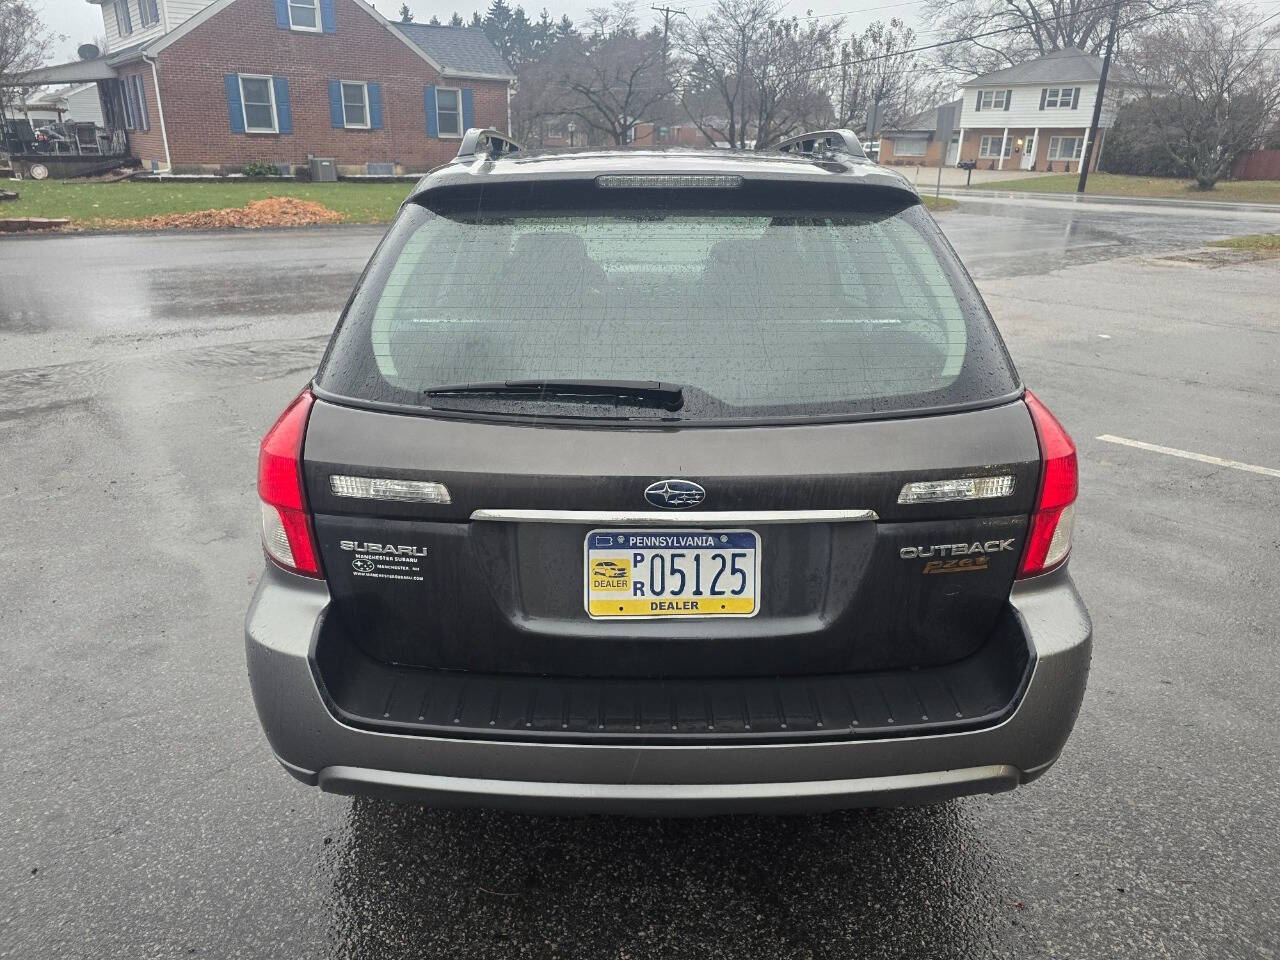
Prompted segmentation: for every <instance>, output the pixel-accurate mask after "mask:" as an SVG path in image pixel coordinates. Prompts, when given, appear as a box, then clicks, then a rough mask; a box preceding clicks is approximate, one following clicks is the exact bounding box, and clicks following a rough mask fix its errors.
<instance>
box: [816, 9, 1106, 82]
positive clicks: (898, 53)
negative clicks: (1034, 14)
mask: <svg viewBox="0 0 1280 960" xmlns="http://www.w3.org/2000/svg"><path fill="white" fill-rule="evenodd" d="M1111 7H1112V4H1111V3H1099V4H1096V5H1095V6H1092V7H1080V8H1079V9H1076V10H1073V11H1071V12H1070V13H1064V14H1059V15H1058V16H1055V17H1040V18H1036V19H1034V20H1032V21H1031V22H1032V23H1037V24H1039V23H1052V22H1053V21H1055V20H1065V19H1067V18H1068V17H1076V16H1079V15H1080V14H1082V13H1090V12H1092V11H1094V10H1109V9H1111ZM1026 27H1027V24H1026V23H1019V24H1014V25H1012V26H1008V27H998V28H996V29H994V30H986V31H984V32H982V33H973V34H969V35H968V36H966V37H956V38H955V39H953V40H941V41H939V42H938V43H928V44H924V45H923V46H919V47H907V48H906V49H903V50H895V51H893V52H892V53H880V54H876V55H875V56H873V57H859V58H857V59H853V60H837V61H836V62H835V63H826V64H820V65H818V66H816V67H808V68H806V69H803V70H797V71H795V72H796V73H817V72H818V71H820V70H832V69H834V68H836V67H849V66H853V65H855V64H859V63H874V62H875V61H877V60H888V59H891V58H893V57H902V56H906V55H907V54H909V53H924V52H925V51H926V50H937V49H939V48H941V47H951V46H955V45H956V44H958V43H972V42H973V41H974V40H982V39H984V38H985V37H995V36H999V35H1000V34H1002V33H1012V32H1014V31H1016V30H1025V29H1026Z"/></svg>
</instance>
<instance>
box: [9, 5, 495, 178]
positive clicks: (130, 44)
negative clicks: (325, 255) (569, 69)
mask: <svg viewBox="0 0 1280 960" xmlns="http://www.w3.org/2000/svg"><path fill="white" fill-rule="evenodd" d="M90 2H93V3H97V4H98V5H99V6H101V7H102V13H103V23H104V27H105V32H106V39H107V50H106V51H105V52H103V53H102V54H101V56H99V57H97V58H95V59H92V60H82V61H78V62H76V63H71V64H63V65H61V66H58V67H46V68H43V69H42V70H39V71H36V72H35V74H31V75H28V76H29V78H30V79H34V80H37V81H38V82H58V81H59V80H62V79H66V80H67V81H70V82H74V81H77V80H92V81H94V82H96V83H97V84H98V86H99V90H100V93H101V96H102V101H103V112H104V116H105V117H106V123H107V126H108V127H114V128H116V129H120V130H123V131H124V132H125V135H126V136H127V141H128V149H129V153H130V154H131V155H132V156H134V157H136V158H138V159H139V160H140V161H141V162H142V165H143V167H144V168H146V169H151V170H170V171H173V172H175V173H187V172H224V173H225V172H232V171H235V170H237V169H238V168H240V167H241V166H243V165H244V164H245V163H248V162H251V161H256V162H265V163H271V164H276V165H277V166H279V167H280V168H281V171H282V172H285V173H288V172H292V170H293V169H294V168H296V167H300V166H305V165H306V163H307V160H308V157H310V156H313V155H314V156H319V157H331V158H333V159H334V160H335V161H336V164H337V167H338V170H339V172H341V173H344V174H364V173H392V172H395V173H416V172H421V171H425V170H428V169H430V168H432V167H434V166H437V165H438V164H440V163H443V162H444V161H446V160H448V159H450V158H451V157H453V156H454V155H455V153H456V152H457V148H458V144H457V141H458V140H459V139H460V138H461V136H462V134H463V132H464V131H465V130H466V129H467V128H468V127H473V126H479V127H496V128H498V129H501V130H506V129H507V128H508V126H509V107H508V94H509V91H510V87H511V83H512V81H513V80H514V79H515V77H514V74H513V73H512V72H511V68H510V67H509V66H508V65H507V63H506V62H505V61H504V60H503V58H502V56H501V54H500V53H499V52H498V50H497V49H496V48H495V47H494V46H493V44H492V43H490V42H489V40H488V39H487V38H486V37H485V35H484V33H483V31H481V30H478V29H472V28H468V27H436V26H427V25H422V24H402V23H391V22H390V21H388V20H386V19H385V18H383V17H382V15H381V14H379V13H378V12H377V11H376V10H375V9H374V8H373V7H371V6H369V5H368V4H367V3H365V2H364V0H214V2H212V3H209V4H208V5H207V6H201V5H200V0H90Z"/></svg>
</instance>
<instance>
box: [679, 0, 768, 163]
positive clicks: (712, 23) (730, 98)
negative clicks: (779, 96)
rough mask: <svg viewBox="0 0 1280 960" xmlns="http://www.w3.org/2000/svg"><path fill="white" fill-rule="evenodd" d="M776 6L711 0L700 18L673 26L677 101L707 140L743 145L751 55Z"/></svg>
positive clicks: (751, 0) (756, 0) (743, 0)
mask: <svg viewBox="0 0 1280 960" xmlns="http://www.w3.org/2000/svg"><path fill="white" fill-rule="evenodd" d="M782 8H783V3H782V2H781V0H717V2H716V5H715V6H714V7H713V8H712V9H711V12H710V13H708V14H707V15H706V16H705V17H703V18H702V19H701V20H697V21H693V20H690V21H687V22H681V25H680V27H679V28H678V29H677V30H676V45H677V49H678V50H679V51H680V53H681V55H682V56H683V59H684V64H685V70H684V76H683V78H682V82H681V84H680V102H681V104H682V105H683V106H684V108H685V111H686V112H687V113H688V115H689V119H690V120H692V121H693V122H694V123H695V124H696V125H697V127H698V129H699V130H701V131H702V133H703V135H704V136H705V137H706V138H707V139H708V140H709V141H710V142H712V143H715V142H716V141H717V140H725V141H727V142H728V143H729V144H730V145H731V146H735V147H745V146H746V142H747V137H748V128H749V126H750V118H751V113H752V106H751V95H752V84H753V80H752V72H751V58H752V55H753V53H754V52H755V51H757V50H758V49H759V48H760V47H761V46H762V45H763V44H764V42H765V38H766V37H767V36H768V34H769V30H770V24H772V23H776V22H777V21H778V18H779V15H780V13H781V11H782ZM708 107H710V108H711V112H708V110H707V108H708Z"/></svg>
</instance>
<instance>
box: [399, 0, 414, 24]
mask: <svg viewBox="0 0 1280 960" xmlns="http://www.w3.org/2000/svg"><path fill="white" fill-rule="evenodd" d="M400 22H401V23H413V11H412V10H410V9H409V5H408V4H407V3H402V4H400Z"/></svg>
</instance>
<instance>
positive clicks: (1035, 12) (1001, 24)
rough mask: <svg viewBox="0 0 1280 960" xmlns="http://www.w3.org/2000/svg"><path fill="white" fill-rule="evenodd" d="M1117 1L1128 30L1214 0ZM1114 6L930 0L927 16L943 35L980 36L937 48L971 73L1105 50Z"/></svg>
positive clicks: (1100, 0) (1093, 1)
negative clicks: (1072, 50) (1068, 52)
mask: <svg viewBox="0 0 1280 960" xmlns="http://www.w3.org/2000/svg"><path fill="white" fill-rule="evenodd" d="M1116 2H1117V3H1119V5H1120V32H1121V34H1122V35H1125V34H1129V33H1132V32H1133V31H1134V30H1135V29H1138V28H1139V27H1141V26H1143V25H1146V24H1148V23H1150V22H1151V21H1153V20H1158V19H1159V18H1161V17H1164V16H1169V15H1174V14H1179V13H1183V12H1186V11H1190V10H1197V9H1199V10H1207V9H1210V8H1211V6H1212V2H1213V0H1116ZM1112 6H1113V4H1112V3H1109V2H1107V0H926V4H925V6H924V8H923V12H922V19H924V20H925V21H926V22H929V23H933V24H936V26H937V28H938V30H937V33H938V35H939V36H941V37H943V38H961V37H977V39H973V40H970V41H967V42H965V43H957V44H951V45H949V46H945V47H941V48H939V52H938V57H939V62H940V64H941V66H942V67H944V68H947V69H950V70H954V71H956V72H957V73H960V74H968V75H972V74H975V73H986V72H987V71H989V70H996V69H1000V68H1002V67H1008V66H1012V65H1014V64H1016V63H1021V62H1022V61H1024V60H1029V59H1032V58H1034V57H1037V56H1042V55H1044V54H1046V53H1051V52H1052V51H1054V50H1064V49H1066V48H1067V47H1077V48H1079V49H1081V50H1083V51H1085V52H1086V53H1093V54H1100V53H1101V52H1102V48H1103V47H1104V46H1105V45H1106V42H1107V31H1108V28H1109V26H1110V23H1111V10H1112ZM979 35H984V36H979Z"/></svg>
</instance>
